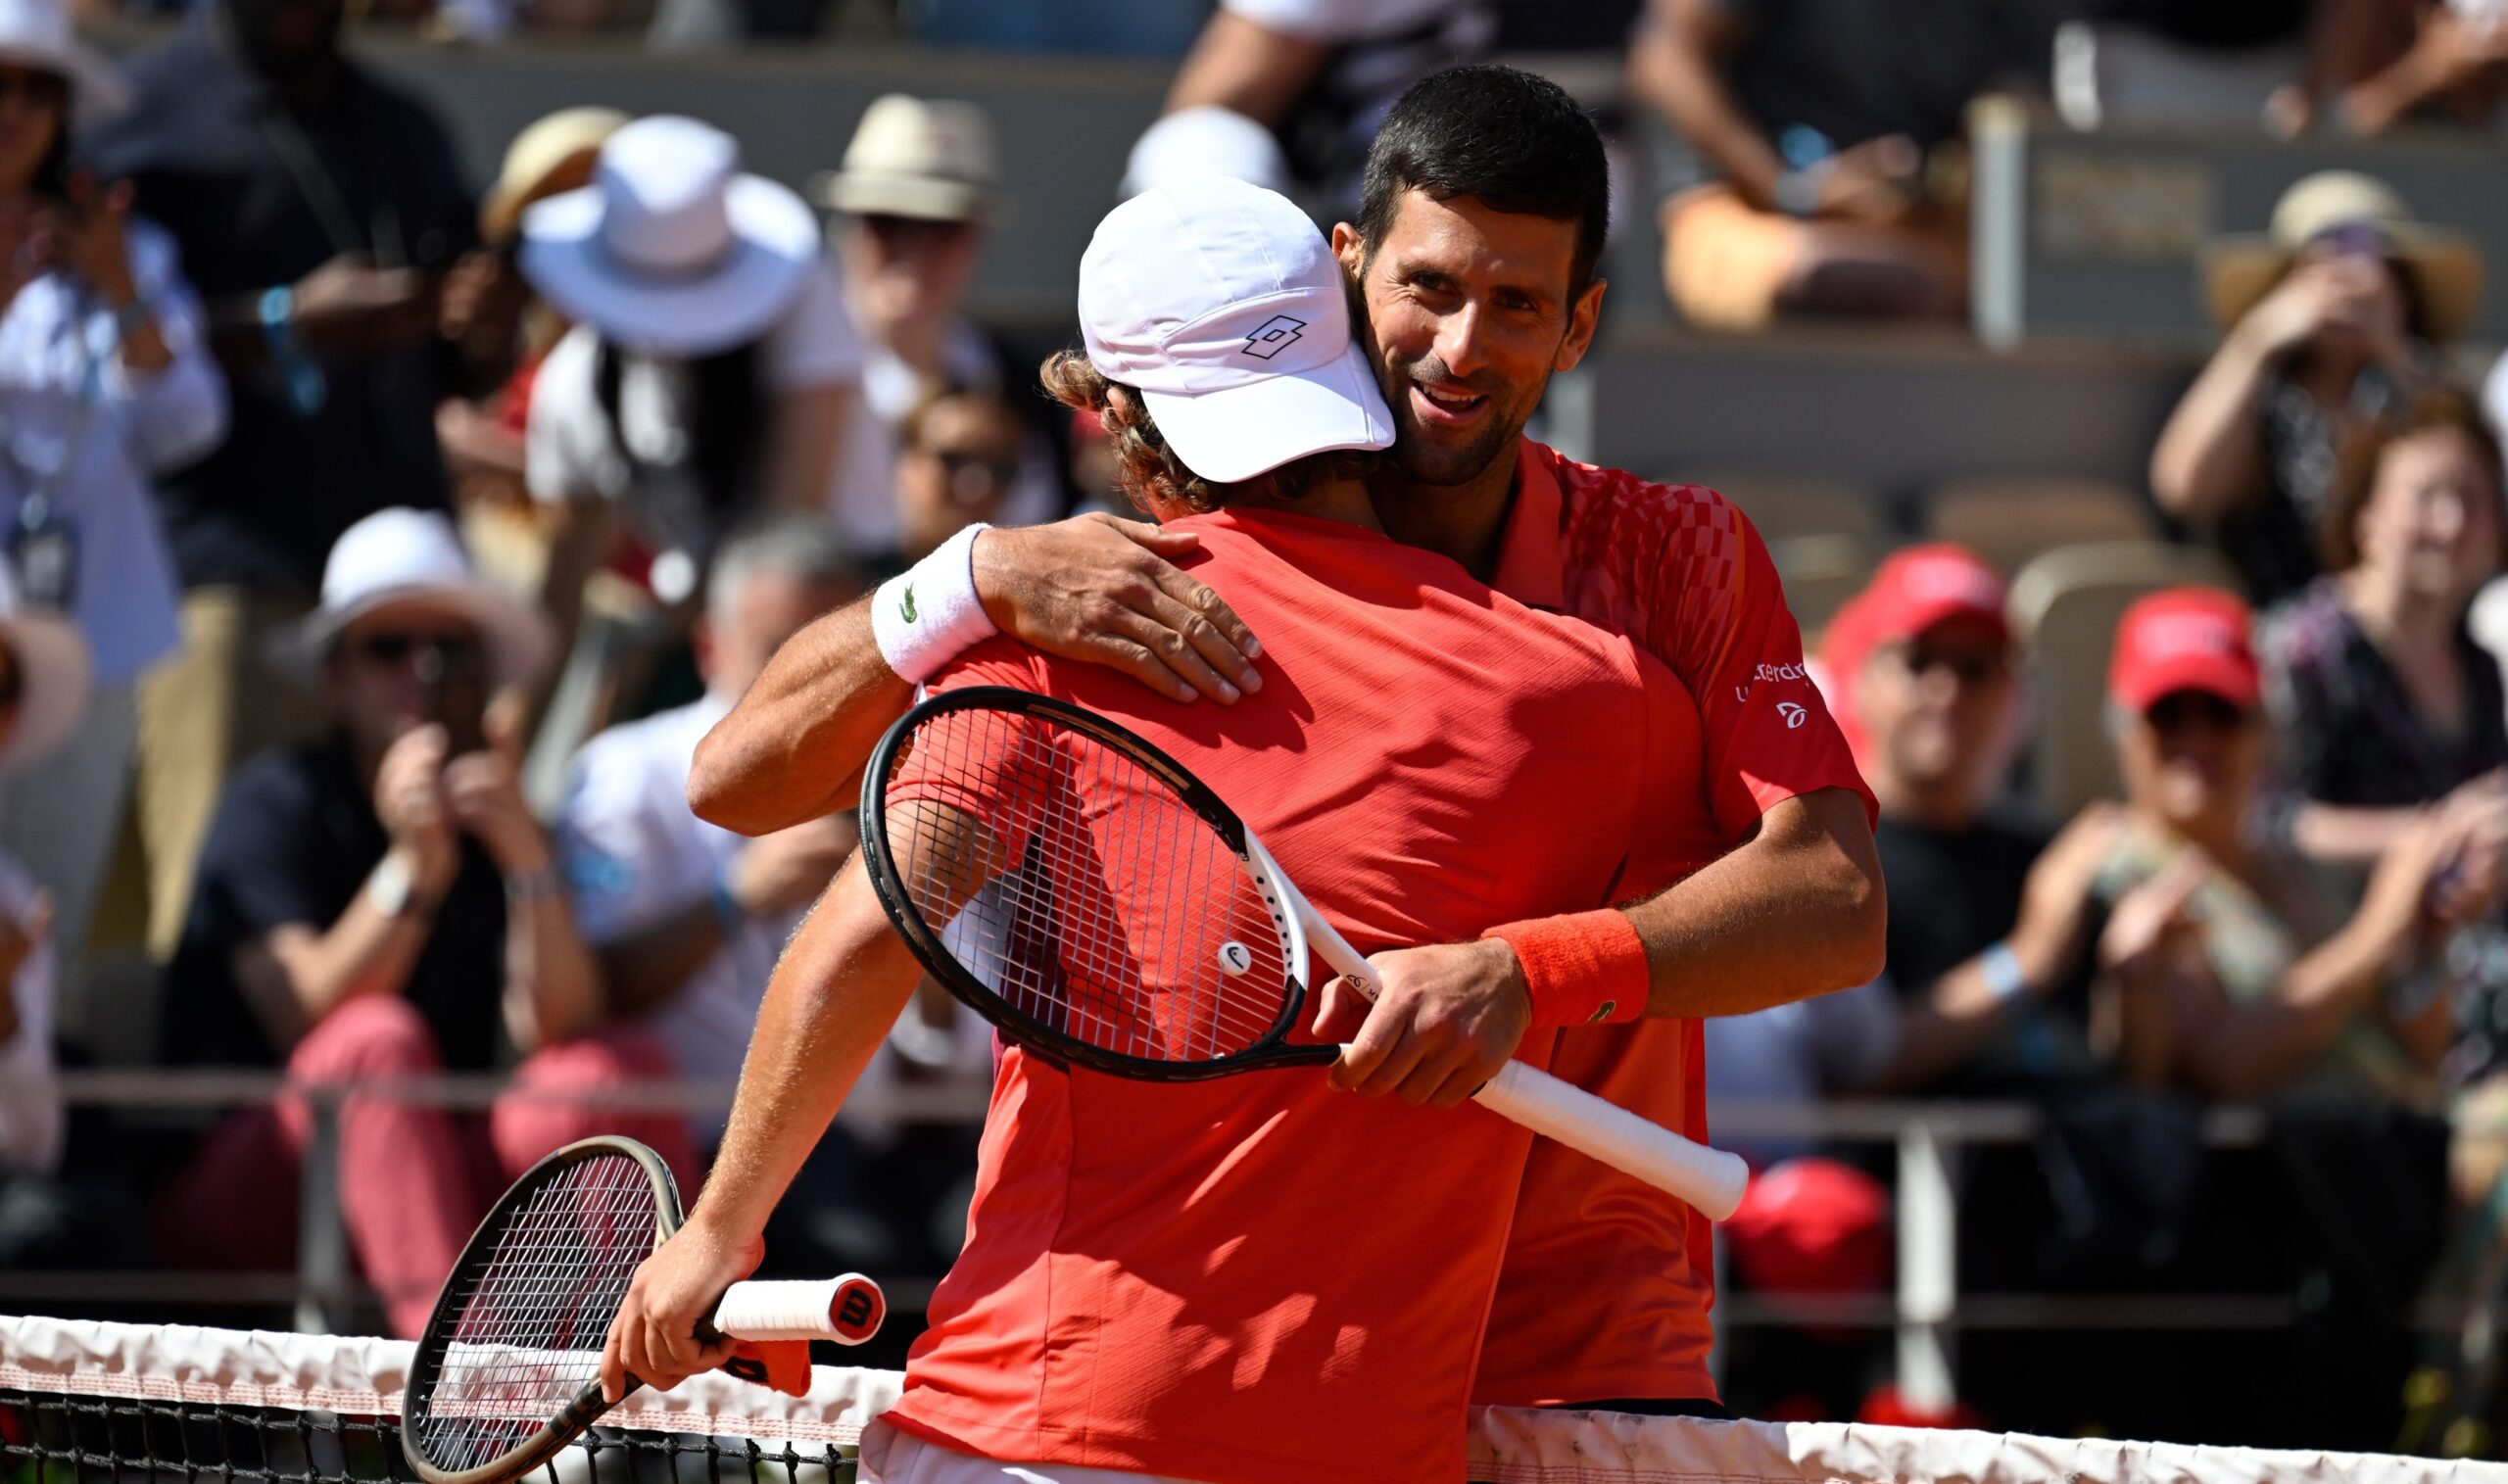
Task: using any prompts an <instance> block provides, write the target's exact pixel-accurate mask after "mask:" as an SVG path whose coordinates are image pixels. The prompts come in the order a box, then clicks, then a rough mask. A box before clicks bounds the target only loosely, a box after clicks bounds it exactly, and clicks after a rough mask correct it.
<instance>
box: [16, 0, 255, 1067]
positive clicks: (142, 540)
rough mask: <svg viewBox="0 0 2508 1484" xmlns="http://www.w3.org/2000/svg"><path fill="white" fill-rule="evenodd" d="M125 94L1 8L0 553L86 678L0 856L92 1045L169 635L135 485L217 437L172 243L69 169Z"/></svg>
mask: <svg viewBox="0 0 2508 1484" xmlns="http://www.w3.org/2000/svg"><path fill="white" fill-rule="evenodd" d="M129 102H130V87H129V84H128V83H126V82H125V81H124V80H123V79H122V77H121V73H120V72H117V71H116V70H115V68H114V66H113V64H112V63H110V62H108V61H107V60H106V59H105V58H104V57H103V56H102V55H100V54H99V53H97V52H96V51H95V50H93V49H92V48H90V47H88V46H87V45H85V44H84V43H82V42H81V41H79V40H78V38H77V36H76V35H75V33H74V32H73V31H72V28H71V23H70V17H69V15H68V14H67V13H66V11H65V10H64V9H63V7H62V6H61V4H60V3H59V0H19V3H14V4H10V5H7V6H0V551H5V555H6V560H7V564H8V566H9V569H10V573H9V575H10V576H11V577H12V578H14V579H15V580H16V588H17V591H18V592H19V593H20V594H21V596H22V598H23V600H24V603H25V604H26V606H27V607H28V608H30V609H38V610H54V611H59V612H63V613H66V614H67V615H68V616H69V617H70V618H71V619H72V620H73V621H74V622H75V623H76V625H77V627H78V630H79V632H80V633H81V634H82V635H83V636H84V638H85V640H86V643H87V647H88V650H89V652H90V654H91V655H92V656H93V659H94V669H95V687H94V693H93V695H92V697H91V703H90V704H89V705H88V706H87V707H86V708H85V710H84V711H83V713H82V715H81V719H80V722H79V725H78V729H77V733H76V735H75V737H74V738H72V740H71V742H70V744H69V745H65V746H62V747H59V748H56V749H54V750H53V752H52V753H51V755H50V756H48V757H46V758H44V759H42V760H40V761H38V762H36V763H35V764H34V765H33V766H31V767H28V768H25V769H22V770H17V771H13V772H12V774H11V775H10V777H9V779H8V780H7V782H6V783H5V784H0V850H5V851H6V852H7V853H8V854H10V855H12V856H14V857H16V858H17V859H18V860H20V861H22V862H24V865H25V866H26V868H27V870H28V871H29V872H30V873H32V875H33V877H34V879H35V880H36V881H38V882H41V883H42V884H43V885H44V886H45V887H46V888H47V889H48V890H50V891H51V892H52V894H53V899H54V901H55V903H56V913H55V927H56V930H57V938H58V944H59V946H60V948H61V949H62V959H61V961H60V963H59V965H58V968H59V971H60V972H59V978H60V980H61V981H62V984H63V988H64V999H63V1004H62V1007H61V1008H62V1010H63V1012H64V1014H63V1021H64V1023H65V1025H64V1029H66V1030H68V1031H69V1032H70V1038H71V1039H73V1040H79V1041H85V1040H88V1039H90V1038H91V1037H90V1035H89V1031H90V1027H89V1025H88V1021H89V1020H90V1019H91V1017H90V1016H89V1014H88V1013H87V1008H86V1006H85V1004H84V1002H83V999H82V998H81V997H80V995H79V985H78V976H77V966H76V964H75V962H74V960H75V957H76V952H75V950H76V947H77V945H78V944H80V943H83V942H84V941H85V940H86V936H87V920H88V917H89V915H90V912H91V909H92V906H93V903H94V901H95V899H96V895H97V890H98V887H99V886H100V885H101V883H102V881H103V878H104V874H105V863H106V858H107V855H108V854H109V852H110V850H111V848H112V845H113V842H114V839H115V827H116V825H117V823H118V822H119V820H120V818H121V810H122V800H123V795H124V793H125V792H126V791H127V790H128V788H129V780H130V764H131V758H132V755H133V753H134V751H135V750H136V748H137V746H138V737H139V721H138V712H137V707H136V702H135V701H134V699H133V694H134V690H135V688H136V686H137V684H138V681H139V677H140V675H141V673H142V672H143V671H145V670H147V669H148V668H149V667H150V666H152V665H154V664H156V663H158V662H160V661H162V660H164V659H166V658H167V657H168V656H169V655H170V654H172V653H173V652H174V650H175V649H176V648H177V647H178V646H180V645H181V643H182V633H181V630H180V628H179V627H178V626H177V624H176V621H175V612H176V601H177V597H178V595H177V593H176V590H175V586H174V569H173V563H172V561H171V559H170V558H169V553H168V551H167V546H166V537H165V533H164V531H163V530H162V529H161V528H160V526H159V523H158V518H157V512H156V510H155V508H154V507H153V503H152V499H151V487H152V485H153V484H154V482H155V481H156V479H157V478H158V477H159V476H160V475H162V474H165V473H167V472H168V471H169V470H172V469H176V468H179V467H181V466H182V465H184V464H186V463H189V462H191V461H192V460H194V459H196V458H198V457H200V456H201V455H203V454H205V453H207V452H208V451H209V450H211V449H212V448H215V447H216V446H217V441H218V440H219V439H220V438H222V437H224V436H225V432H226V385H225V382H224V380H223V378H222V377H220V375H219V374H218V370H217V363H216V361H215V360H213V359H211V357H210V354H209V349H208V345H207V343H206V341H207V335H206V329H205V325H204V321H203V318H202V313H201V307H200V302H199V300H198V299H197V298H196V297H195V296H194V295H193V293H192V290H191V286H190V284H189V283H188V282H186V281H185V279H184V277H183V273H182V269H181V266H180V263H179V262H178V259H177V256H176V253H175V250H174V243H173V239H172V238H171V237H169V235H168V234H167V233H166V232H165V231H163V230H162V229H160V228H159V227H158V226H156V225H155V224H154V223H151V222H148V221H143V220H141V219H139V218H138V217H137V216H135V215H132V212H131V192H130V188H129V186H128V185H127V184H124V183H120V182H116V183H113V184H110V185H108V184H104V183H101V182H99V181H98V180H97V179H96V178H95V177H93V176H92V175H89V174H87V173H86V172H84V171H80V170H76V169H73V168H72V165H71V159H72V145H73V143H74V139H73V135H75V134H77V133H80V132H82V131H84V130H86V129H88V128H91V127H93V126H94V125H95V124H97V123H98V122H101V121H102V120H106V119H109V118H111V117H112V116H113V115H115V114H117V113H119V112H121V111H122V110H123V109H125V108H127V107H128V105H129Z"/></svg>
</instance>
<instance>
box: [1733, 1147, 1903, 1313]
mask: <svg viewBox="0 0 2508 1484" xmlns="http://www.w3.org/2000/svg"><path fill="white" fill-rule="evenodd" d="M1724 1240H1725V1244H1726V1247H1727V1249H1728V1250H1729V1251H1730V1252H1731V1254H1732V1257H1733V1261H1734V1262H1735V1263H1736V1264H1737V1265H1739V1266H1740V1268H1741V1269H1742V1276H1743V1277H1744V1278H1745V1279H1746V1280H1747V1281H1748V1282H1749V1283H1750V1285H1751V1286H1752V1287H1754V1288H1757V1289H1760V1290H1761V1291H1763V1292H1768V1293H1877V1292H1879V1291H1880V1290H1881V1289H1883V1288H1885V1287H1887V1286H1888V1284H1889V1280H1890V1195H1889V1192H1888V1191H1886V1190H1883V1189H1882V1188H1881V1182H1880V1181H1878V1180H1875V1179H1874V1178H1873V1177H1872V1176H1870V1175H1868V1174H1865V1173H1863V1172H1862V1171H1860V1170H1857V1169H1856V1168H1855V1167H1854V1166H1852V1165H1845V1164H1840V1163H1839V1162H1838V1161H1836V1160H1831V1159H1822V1158H1819V1157H1818V1156H1807V1157H1805V1158H1802V1159H1794V1160H1787V1161H1786V1162H1785V1163H1783V1164H1781V1165H1778V1166H1775V1167H1774V1168H1772V1169H1769V1170H1766V1171H1763V1172H1761V1173H1760V1174H1758V1175H1756V1176H1754V1177H1753V1178H1752V1180H1751V1184H1750V1189H1749V1190H1748V1192H1746V1193H1745V1194H1744V1195H1743V1197H1742V1205H1741V1209H1740V1210H1738V1211H1736V1212H1734V1213H1733V1215H1732V1218H1731V1219H1730V1220H1728V1221H1725V1223H1724Z"/></svg>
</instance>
